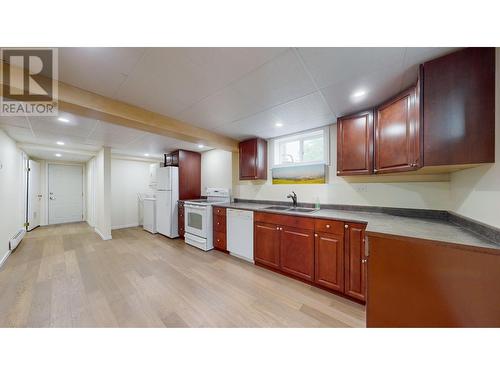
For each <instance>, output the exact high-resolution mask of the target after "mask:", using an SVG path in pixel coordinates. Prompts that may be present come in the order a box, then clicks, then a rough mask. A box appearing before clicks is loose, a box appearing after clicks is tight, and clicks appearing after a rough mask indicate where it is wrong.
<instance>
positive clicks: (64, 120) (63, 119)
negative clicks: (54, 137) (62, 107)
mask: <svg viewBox="0 0 500 375" xmlns="http://www.w3.org/2000/svg"><path fill="white" fill-rule="evenodd" d="M57 119H58V120H59V121H61V122H69V120H68V119H67V118H64V117H58V118H57Z"/></svg>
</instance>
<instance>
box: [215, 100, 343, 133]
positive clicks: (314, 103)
mask: <svg viewBox="0 0 500 375" xmlns="http://www.w3.org/2000/svg"><path fill="white" fill-rule="evenodd" d="M334 121H335V115H334V114H333V113H332V112H331V110H330V108H329V107H328V105H327V104H326V103H325V101H324V100H323V98H322V97H321V94H320V93H318V92H316V93H313V94H310V95H307V96H305V97H302V98H300V99H296V100H293V101H291V102H288V103H286V104H283V105H280V106H277V107H274V108H272V109H270V110H267V111H264V112H261V113H259V114H256V115H254V116H250V117H247V118H245V119H243V120H239V121H235V122H232V123H229V124H225V125H223V126H221V127H219V128H217V129H216V131H218V132H220V133H222V134H225V135H227V136H230V137H233V138H236V139H240V140H241V139H245V138H249V137H254V136H258V137H262V138H273V137H277V136H280V135H285V134H291V133H296V132H299V131H303V130H307V129H313V128H317V127H320V126H325V125H329V124H332V123H333V122H334ZM276 123H281V124H282V125H283V126H282V127H276Z"/></svg>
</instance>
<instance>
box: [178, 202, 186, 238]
mask: <svg viewBox="0 0 500 375" xmlns="http://www.w3.org/2000/svg"><path fill="white" fill-rule="evenodd" d="M178 210H179V212H178V220H179V237H181V238H184V234H185V229H184V202H182V201H179V206H178Z"/></svg>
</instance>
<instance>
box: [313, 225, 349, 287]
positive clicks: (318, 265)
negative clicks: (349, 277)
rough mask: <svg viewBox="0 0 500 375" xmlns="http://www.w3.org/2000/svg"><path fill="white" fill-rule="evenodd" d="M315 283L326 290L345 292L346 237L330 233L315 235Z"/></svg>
mask: <svg viewBox="0 0 500 375" xmlns="http://www.w3.org/2000/svg"><path fill="white" fill-rule="evenodd" d="M314 236H315V272H314V281H315V282H316V283H317V284H319V285H321V286H324V287H326V288H329V289H332V290H336V291H338V292H343V291H344V236H343V235H338V234H330V233H316V234H315V235H314Z"/></svg>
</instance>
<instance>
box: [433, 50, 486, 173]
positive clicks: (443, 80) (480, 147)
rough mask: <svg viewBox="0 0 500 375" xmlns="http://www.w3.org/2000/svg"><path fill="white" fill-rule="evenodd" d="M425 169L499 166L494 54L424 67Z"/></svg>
mask: <svg viewBox="0 0 500 375" xmlns="http://www.w3.org/2000/svg"><path fill="white" fill-rule="evenodd" d="M423 81H424V82H423V122H424V164H425V166H437V165H457V164H475V163H493V162H494V161H495V152H494V151H495V48H466V49H463V50H460V51H457V52H455V53H452V54H449V55H446V56H443V57H440V58H437V59H435V60H431V61H429V62H426V63H424V64H423Z"/></svg>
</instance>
